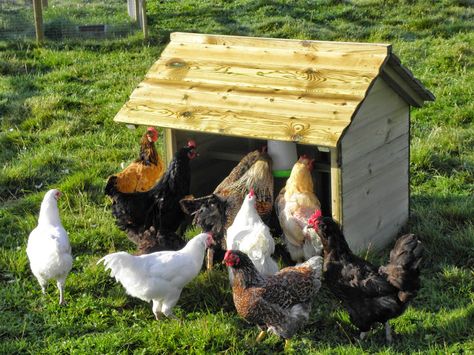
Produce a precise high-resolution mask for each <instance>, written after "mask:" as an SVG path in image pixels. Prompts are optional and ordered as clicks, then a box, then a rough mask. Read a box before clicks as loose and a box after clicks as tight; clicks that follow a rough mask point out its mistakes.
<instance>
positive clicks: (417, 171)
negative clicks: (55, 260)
mask: <svg viewBox="0 0 474 355" xmlns="http://www.w3.org/2000/svg"><path fill="white" fill-rule="evenodd" d="M470 5H471V4H470V2H469V1H456V0H445V1H439V2H431V1H428V0H420V1H383V2H381V1H375V0H364V1H362V0H360V1H332V0H315V1H303V0H298V1H286V0H278V1H265V0H258V1H250V0H245V1H243V0H240V1H207V0H206V1H200V2H195V1H188V0H185V1H181V0H180V1H177V0H170V1H161V2H153V1H149V2H148V10H149V11H148V16H149V23H150V29H151V36H150V37H151V40H150V41H149V42H147V43H145V42H143V41H142V39H141V38H140V36H139V35H135V36H131V37H129V38H127V39H122V40H113V41H112V40H109V41H91V40H88V41H82V42H79V41H78V42H73V41H69V42H52V41H50V42H47V43H46V44H45V45H44V46H42V47H38V46H36V45H35V44H34V43H33V42H28V41H16V42H0V235H1V236H2V237H1V239H0V284H1V285H0V338H2V342H1V343H0V353H8V354H13V353H48V354H51V353H137V354H140V353H143V354H148V353H218V352H227V353H231V354H234V353H274V352H282V351H283V342H282V341H281V340H280V339H278V338H277V337H275V336H270V337H268V338H267V339H265V340H264V341H263V342H262V343H260V344H255V342H254V340H255V337H256V336H257V334H258V328H257V327H256V326H254V325H250V324H247V323H246V322H245V321H243V320H242V319H241V318H239V317H238V316H237V315H236V313H235V310H234V306H233V300H232V293H231V290H230V288H229V284H228V279H227V270H226V269H225V268H224V267H223V266H221V265H218V266H216V269H215V270H213V271H212V272H206V271H204V270H203V272H201V273H200V274H199V276H198V277H197V278H196V279H195V280H194V281H193V282H191V283H190V284H189V285H188V286H187V287H186V288H185V289H184V290H183V293H182V296H181V299H180V301H179V302H178V304H177V306H176V309H175V313H176V314H177V315H178V317H179V318H180V319H181V322H176V321H174V320H164V321H161V322H158V321H156V320H155V319H154V317H153V314H152V312H151V305H150V304H147V303H146V302H143V301H141V300H138V299H134V298H132V297H130V296H128V295H127V294H126V292H125V290H124V289H123V287H122V286H121V285H120V284H117V283H116V282H115V280H114V279H113V278H111V277H110V276H109V273H108V272H106V271H105V270H104V268H103V266H102V265H96V263H97V261H98V260H99V259H100V258H101V257H103V256H104V255H106V254H108V253H112V252H115V251H119V250H124V251H129V252H134V245H133V244H132V243H131V242H130V241H129V240H128V239H127V238H126V236H125V234H124V233H123V232H121V231H120V230H118V228H117V227H116V226H115V223H114V220H113V217H112V216H111V213H110V201H109V200H108V198H106V196H104V194H103V188H104V186H105V182H106V179H107V177H108V176H109V175H110V174H112V173H114V172H116V171H119V170H120V169H121V164H128V163H129V162H130V161H132V160H133V159H135V158H136V156H137V154H138V148H139V147H138V142H139V139H140V137H141V135H142V134H143V128H140V129H137V130H129V129H127V128H126V127H125V126H124V125H121V124H116V123H114V122H113V117H114V115H115V114H116V112H117V111H118V110H119V109H120V107H121V106H122V105H123V104H124V103H125V102H126V100H127V98H128V96H129V95H130V93H131V91H132V90H133V89H134V88H135V86H136V85H137V84H138V83H139V82H140V81H141V80H142V79H143V76H144V74H145V73H146V71H147V70H148V68H149V67H150V66H151V65H152V63H153V62H154V61H155V60H157V59H158V57H159V55H160V53H161V51H162V49H163V48H164V45H165V43H166V42H167V41H168V34H169V33H170V32H172V31H185V32H186V31H189V32H191V31H193V32H200V33H220V34H237V35H249V36H265V37H281V38H299V39H317V40H341V41H363V42H365V41H367V42H384V43H391V44H392V45H393V50H394V52H395V53H396V54H397V55H398V56H399V57H400V58H401V60H402V63H403V64H405V65H406V66H407V67H409V68H410V69H411V70H412V71H413V73H414V75H415V76H416V77H417V78H419V79H420V80H421V81H422V82H423V83H424V84H425V85H426V87H427V88H429V89H430V90H431V91H432V92H433V93H434V94H435V96H436V101H435V102H434V103H430V104H427V105H425V106H424V107H423V108H420V109H413V110H412V113H411V119H412V125H411V134H412V145H411V166H410V171H411V187H410V188H411V194H412V198H411V219H410V224H409V226H408V229H409V230H410V231H411V232H413V233H415V234H417V235H418V236H419V237H420V239H421V240H422V242H423V243H424V245H425V247H426V252H425V257H424V261H423V269H422V275H421V277H422V288H421V290H420V292H419V294H418V296H417V297H416V298H415V299H414V300H413V302H412V304H411V305H410V306H409V307H408V309H407V311H406V312H405V313H404V314H403V315H402V316H401V317H399V318H398V319H396V320H393V321H391V324H392V325H393V328H394V330H395V331H396V333H397V335H396V337H395V343H394V344H392V345H387V344H385V342H384V330H383V328H382V327H378V328H376V329H374V330H373V331H372V332H371V334H370V337H369V339H368V340H367V341H365V342H362V343H361V342H358V341H357V340H356V338H357V336H358V334H357V330H356V329H355V328H354V327H353V326H352V325H351V324H350V320H349V317H348V314H347V312H346V311H344V310H343V309H342V307H341V306H340V305H339V303H338V302H337V300H335V299H334V297H333V296H332V295H331V293H330V292H329V291H328V290H327V289H326V287H324V286H323V288H322V289H321V291H320V292H319V294H318V296H317V297H316V298H315V301H314V305H313V311H312V314H311V318H310V321H309V323H308V325H307V326H306V327H305V328H304V329H303V330H302V331H301V332H300V333H298V334H297V335H296V336H295V338H294V339H293V341H292V345H291V350H292V351H293V353H327V354H334V353H341V354H360V353H364V352H365V353H380V354H398V353H433V354H435V353H436V354H437V353H462V352H465V353H469V352H473V351H474V340H473V336H472V324H474V322H473V321H474V319H473V310H474V306H473V302H474V284H473V279H474V277H473V276H474V274H473V270H474V237H473V235H474V230H473V228H474V227H473V220H474V211H473V207H472V206H474V203H473V202H474V201H473V195H474V186H473V180H474V179H473V168H474V155H473V154H474V153H473V152H474V149H473V148H474V143H473V142H474V141H473V138H472V137H474V132H473V119H472V118H473V116H474V112H473V101H472V96H473V95H472V94H473V91H474V84H473V83H474V80H473V79H474V77H473V76H474V74H473V72H474V71H473V68H472V56H473V50H472V48H474V35H473V32H472V29H473V28H472V23H474V22H473V21H472V20H473V12H474V10H473V8H472V6H470ZM78 12H79V10H77V11H76V9H75V12H74V13H78ZM104 13H105V12H103V10H102V9H101V10H100V11H99V12H98V16H100V14H104ZM55 16H60V15H58V14H55ZM98 19H99V18H96V20H98ZM105 20H106V19H104V21H105ZM198 144H199V142H198ZM159 148H160V150H161V151H163V147H162V144H160V146H159ZM210 173H212V172H210ZM53 187H55V188H59V189H61V190H62V191H63V193H64V194H63V198H62V199H61V200H60V201H59V209H60V212H61V216H62V221H63V224H64V227H65V228H66V229H67V230H68V232H69V237H70V240H71V245H72V248H73V254H74V256H75V259H74V264H73V270H72V272H71V274H70V276H69V278H68V280H67V284H66V295H65V296H66V301H67V305H65V306H64V307H60V306H59V305H58V304H57V302H58V297H59V296H58V291H57V289H56V287H55V285H54V284H53V283H51V284H50V285H49V287H48V289H47V294H46V295H42V294H41V291H40V287H39V285H38V284H37V281H36V280H35V279H34V277H33V275H32V274H31V271H30V270H29V265H28V262H27V257H26V252H25V247H26V241H27V237H28V234H29V232H30V231H31V230H32V229H33V228H34V227H35V225H36V221H37V216H38V212H39V206H40V203H41V200H42V197H43V195H44V193H45V192H46V191H47V190H48V189H49V188H53ZM198 232H199V231H198V230H196V229H194V230H192V231H189V232H188V233H187V238H190V237H192V236H193V235H195V234H197V233H198ZM389 248H390V247H388V248H387V249H386V250H384V251H382V252H379V253H373V252H371V253H367V255H368V258H369V260H371V261H373V262H375V263H377V264H379V263H385V262H386V261H387V260H388V255H389ZM362 255H364V256H365V255H366V253H362Z"/></svg>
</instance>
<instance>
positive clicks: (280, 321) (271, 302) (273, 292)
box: [224, 250, 323, 347]
mask: <svg viewBox="0 0 474 355" xmlns="http://www.w3.org/2000/svg"><path fill="white" fill-rule="evenodd" d="M322 261H323V260H322V257H321V256H315V257H313V258H311V259H309V260H308V261H306V262H305V263H303V264H300V265H298V266H293V267H287V268H284V269H282V270H280V271H279V272H278V273H276V274H274V275H271V276H264V275H262V274H260V273H259V272H258V271H257V269H256V268H255V266H254V264H253V263H252V261H251V260H250V258H249V257H248V256H247V255H246V254H245V253H243V252H241V251H238V250H228V251H227V252H226V254H225V256H224V262H225V264H226V265H227V266H229V267H230V268H231V270H232V272H233V275H234V283H233V285H232V291H233V297H234V304H235V308H236V309H237V313H238V314H239V315H240V316H241V317H243V318H244V319H246V320H247V321H248V322H250V323H254V324H256V325H257V326H258V327H259V328H260V329H261V330H262V331H261V332H260V335H259V336H258V338H257V341H260V340H261V339H263V337H264V336H265V334H266V332H267V331H269V332H272V333H274V334H276V335H278V336H280V337H282V338H284V339H285V347H287V346H288V343H289V339H290V338H291V337H292V336H293V335H294V334H295V333H296V332H297V331H298V330H299V329H300V328H301V327H302V326H303V325H304V324H305V323H306V322H307V321H308V318H309V313H310V311H311V302H312V300H313V297H314V295H315V294H316V292H318V290H319V288H320V286H321V281H320V279H321V272H322V270H321V269H322Z"/></svg>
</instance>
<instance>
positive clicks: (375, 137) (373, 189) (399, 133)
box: [340, 78, 410, 251]
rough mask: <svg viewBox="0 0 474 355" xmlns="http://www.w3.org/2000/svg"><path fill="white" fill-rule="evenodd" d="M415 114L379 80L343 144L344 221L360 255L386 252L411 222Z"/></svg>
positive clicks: (352, 246) (350, 240)
mask: <svg viewBox="0 0 474 355" xmlns="http://www.w3.org/2000/svg"><path fill="white" fill-rule="evenodd" d="M409 115H410V107H409V105H408V104H407V103H406V101H405V100H404V99H402V98H401V97H400V96H399V95H398V94H397V93H396V92H395V91H394V90H392V88H391V87H390V86H389V85H388V84H387V83H386V82H385V81H384V80H383V79H381V78H378V79H377V80H376V82H375V83H374V85H373V86H372V88H371V89H370V91H369V93H368V95H367V97H366V99H365V100H364V102H363V103H362V105H361V107H360V109H359V111H358V112H357V114H356V116H355V117H354V119H353V121H352V123H351V125H350V126H349V127H348V129H347V130H346V132H345V134H344V137H343V138H342V140H341V150H340V152H341V160H340V163H341V180H342V181H341V186H342V189H341V190H342V221H343V226H344V232H345V234H346V236H347V238H348V242H349V245H350V246H351V248H353V249H354V250H357V251H362V250H363V249H366V248H367V247H371V248H374V249H379V248H381V247H384V246H385V245H386V244H387V243H388V242H389V241H390V240H391V239H393V238H394V236H395V235H396V234H397V233H398V232H399V230H400V229H401V228H402V227H403V226H404V225H405V224H406V222H407V220H408V215H409Z"/></svg>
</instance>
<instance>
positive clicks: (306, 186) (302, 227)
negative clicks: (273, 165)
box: [275, 155, 321, 263]
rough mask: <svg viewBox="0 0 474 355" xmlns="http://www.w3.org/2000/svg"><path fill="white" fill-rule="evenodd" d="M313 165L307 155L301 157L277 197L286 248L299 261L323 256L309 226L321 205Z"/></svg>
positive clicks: (276, 204)
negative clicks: (317, 195)
mask: <svg viewBox="0 0 474 355" xmlns="http://www.w3.org/2000/svg"><path fill="white" fill-rule="evenodd" d="M312 166H313V160H311V159H310V158H308V157H307V156H305V155H303V156H301V157H300V159H299V160H298V161H297V162H296V163H295V164H294V166H293V168H292V170H291V174H290V177H289V178H288V180H287V181H286V185H285V187H284V188H283V189H282V190H281V191H280V193H279V194H278V196H277V198H276V200H275V208H276V212H277V216H278V220H279V222H280V226H281V229H282V230H283V235H284V239H285V243H286V247H287V249H288V252H289V253H290V256H291V259H292V260H293V261H295V262H297V263H301V262H303V261H305V260H308V259H310V258H311V257H313V256H316V255H321V247H320V246H317V248H318V250H315V248H314V245H313V244H314V242H312V240H313V239H312V238H311V235H310V231H309V230H308V228H307V226H308V220H309V218H310V217H311V215H312V214H313V213H314V212H315V211H317V210H320V209H321V204H320V202H319V200H318V198H317V197H316V195H315V193H314V191H313V178H312V176H311V170H312ZM314 240H319V239H318V238H315V239H314Z"/></svg>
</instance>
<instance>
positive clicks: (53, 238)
mask: <svg viewBox="0 0 474 355" xmlns="http://www.w3.org/2000/svg"><path fill="white" fill-rule="evenodd" d="M60 196H61V192H60V191H59V190H56V189H53V190H49V191H48V192H47V193H46V195H45V196H44V198H43V202H42V203H41V209H40V213H39V218H38V225H37V226H36V228H35V229H33V230H32V231H31V233H30V235H29V237H28V245H27V247H26V254H27V255H28V259H29V261H30V267H31V271H32V272H33V275H35V276H36V278H37V279H38V282H39V284H40V286H41V291H42V292H43V294H44V293H46V286H47V285H48V281H49V280H51V279H53V280H56V284H57V286H58V289H59V304H63V303H64V284H65V282H66V277H67V275H68V274H69V271H71V268H72V255H71V245H70V244H69V239H68V236H67V232H66V230H65V229H64V228H63V226H62V224H61V219H60V218H59V209H58V199H59V197H60Z"/></svg>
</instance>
